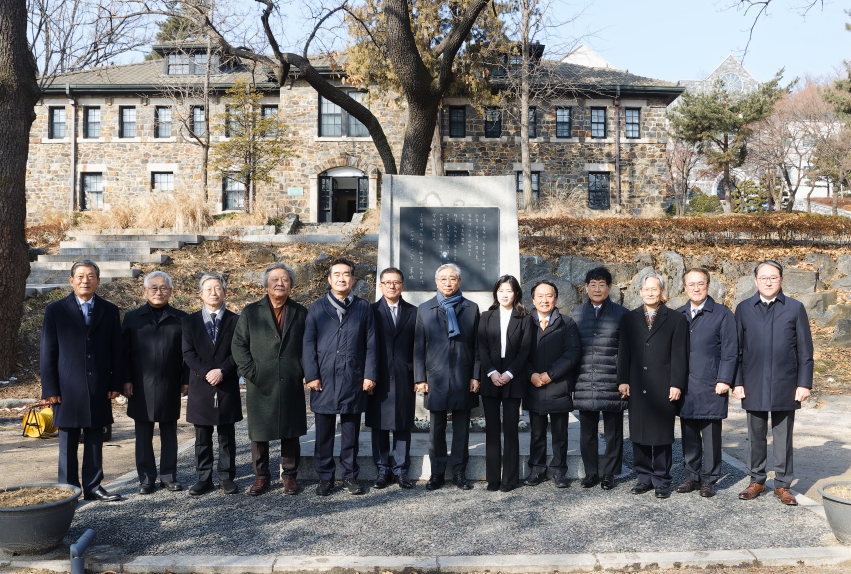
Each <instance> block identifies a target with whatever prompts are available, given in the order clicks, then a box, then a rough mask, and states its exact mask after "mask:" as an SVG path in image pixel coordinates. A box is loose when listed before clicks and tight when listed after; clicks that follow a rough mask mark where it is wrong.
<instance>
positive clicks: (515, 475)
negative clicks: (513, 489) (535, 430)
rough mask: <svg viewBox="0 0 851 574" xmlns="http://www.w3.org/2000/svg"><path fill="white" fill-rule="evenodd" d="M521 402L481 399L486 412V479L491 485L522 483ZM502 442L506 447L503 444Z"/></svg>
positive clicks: (497, 398)
mask: <svg viewBox="0 0 851 574" xmlns="http://www.w3.org/2000/svg"><path fill="white" fill-rule="evenodd" d="M520 401H521V399H511V398H506V397H484V396H483V397H482V407H483V408H484V411H485V477H486V478H487V481H488V484H493V485H497V484H502V485H503V486H516V485H517V483H518V482H520V434H519V431H518V429H517V424H518V423H519V422H520ZM500 405H502V420H500V412H499V407H500ZM500 427H501V430H502V433H500ZM503 441H504V442H505V445H504V447H503V445H502V444H501V443H502V442H503ZM500 474H501V475H502V476H501V477H500Z"/></svg>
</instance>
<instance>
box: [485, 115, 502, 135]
mask: <svg viewBox="0 0 851 574" xmlns="http://www.w3.org/2000/svg"><path fill="white" fill-rule="evenodd" d="M501 135H502V114H501V113H500V111H499V110H497V109H488V110H485V137H486V138H498V137H500V136H501Z"/></svg>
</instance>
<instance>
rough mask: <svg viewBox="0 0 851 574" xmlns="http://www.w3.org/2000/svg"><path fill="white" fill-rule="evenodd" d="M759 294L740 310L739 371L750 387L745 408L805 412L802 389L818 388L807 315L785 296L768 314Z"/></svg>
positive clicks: (740, 380) (780, 296)
mask: <svg viewBox="0 0 851 574" xmlns="http://www.w3.org/2000/svg"><path fill="white" fill-rule="evenodd" d="M760 303H761V300H760V297H759V293H757V294H756V295H754V296H753V297H751V298H750V299H745V300H744V301H742V302H741V303H739V306H738V307H736V326H737V328H738V332H739V343H740V348H739V370H738V372H737V375H736V386H740V385H744V387H745V398H744V399H743V400H742V408H743V409H745V410H748V411H791V410H795V409H800V408H801V402H800V401H796V400H795V391H796V389H797V387H806V388H808V389H811V388H813V337H812V334H811V333H810V323H809V321H808V319H807V311H806V309H804V306H803V305H802V304H801V302H800V301H796V300H794V299H790V298H789V297H786V295H784V294H783V292H782V291H781V292H780V293H778V294H777V300H776V301H775V302H774V304H773V305H771V306H770V307H769V308H768V310H767V312H766V313H765V314H763V312H762V310H761V309H760Z"/></svg>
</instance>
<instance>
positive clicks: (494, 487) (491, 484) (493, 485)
mask: <svg viewBox="0 0 851 574" xmlns="http://www.w3.org/2000/svg"><path fill="white" fill-rule="evenodd" d="M499 489H500V485H499V484H497V483H495V482H489V483H488V492H496V491H497V490H499Z"/></svg>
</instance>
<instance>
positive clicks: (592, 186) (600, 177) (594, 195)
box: [588, 171, 610, 209]
mask: <svg viewBox="0 0 851 574" xmlns="http://www.w3.org/2000/svg"><path fill="white" fill-rule="evenodd" d="M609 175H610V174H609V172H607V171H604V172H596V173H595V172H591V173H589V174H588V207H589V208H590V209H609V195H610V194H609Z"/></svg>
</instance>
